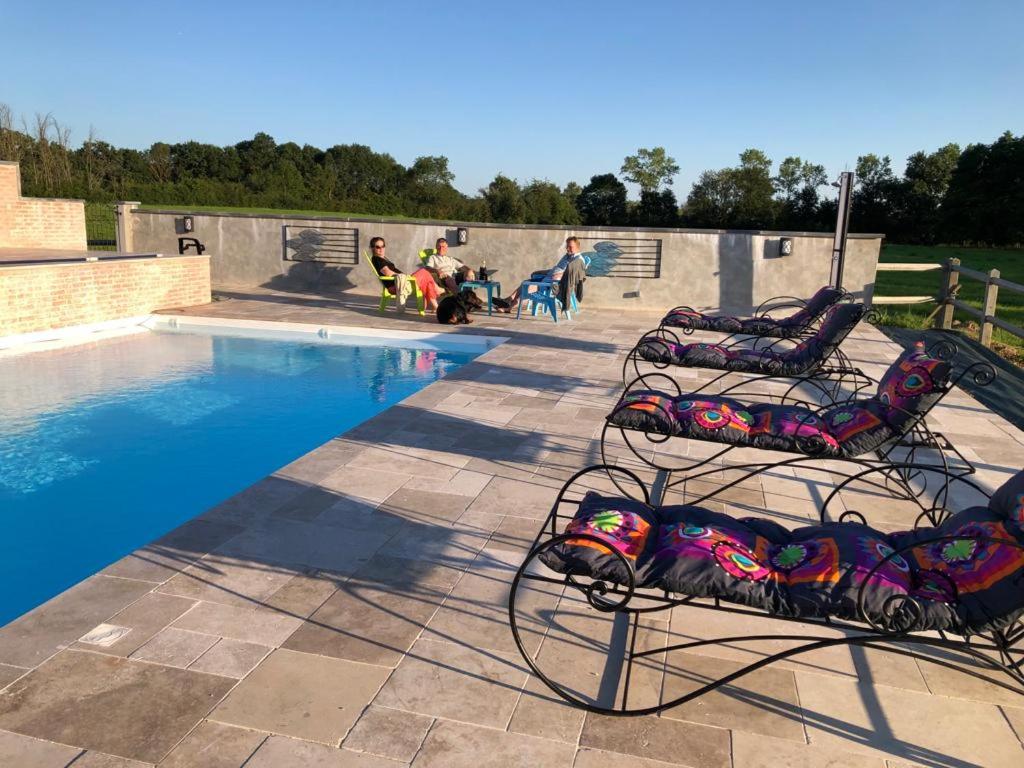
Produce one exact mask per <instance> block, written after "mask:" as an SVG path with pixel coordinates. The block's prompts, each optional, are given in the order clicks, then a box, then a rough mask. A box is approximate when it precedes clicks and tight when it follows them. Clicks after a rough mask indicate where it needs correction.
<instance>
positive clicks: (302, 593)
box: [263, 571, 342, 618]
mask: <svg viewBox="0 0 1024 768" xmlns="http://www.w3.org/2000/svg"><path fill="white" fill-rule="evenodd" d="M341 583H342V577H339V576H337V575H335V574H330V573H323V574H321V573H319V572H317V571H311V572H309V573H299V574H296V575H295V576H293V577H292V578H291V579H290V580H289V581H287V582H285V584H284V586H282V587H281V588H280V589H279V590H277V591H276V592H275V593H274V594H272V595H271V596H270V597H268V598H267V599H266V600H264V601H263V605H265V606H266V607H267V608H272V609H274V610H276V611H279V612H281V613H283V614H285V615H287V616H294V617H297V618H305V617H307V616H309V615H310V614H311V613H313V611H315V610H316V609H317V608H319V607H320V606H321V605H323V604H324V601H325V600H326V599H327V598H328V597H330V596H331V595H333V594H334V592H335V590H337V589H338V586H339V585H340V584H341Z"/></svg>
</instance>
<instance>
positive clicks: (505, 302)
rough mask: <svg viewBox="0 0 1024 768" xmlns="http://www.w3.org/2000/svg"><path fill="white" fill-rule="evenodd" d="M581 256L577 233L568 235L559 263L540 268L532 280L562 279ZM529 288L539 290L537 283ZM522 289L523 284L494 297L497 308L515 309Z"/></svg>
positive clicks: (501, 309) (556, 280) (530, 290)
mask: <svg viewBox="0 0 1024 768" xmlns="http://www.w3.org/2000/svg"><path fill="white" fill-rule="evenodd" d="M579 256H580V239H579V238H578V237H576V236H575V235H572V236H571V237H567V238H566V239H565V253H564V254H563V256H562V258H560V259H559V260H558V263H557V264H555V266H553V267H552V268H551V269H543V270H540V271H539V272H534V273H533V274H531V275H530V280H531V281H534V282H538V281H541V280H545V279H550V280H551V282H553V283H554V282H558V281H559V280H561V279H562V275H563V274H564V273H565V270H566V269H567V268H568V267H569V264H571V263H572V262H573V260H575V259H578V258H579ZM528 288H529V292H530V293H533V292H534V291H536V290H537V286H535V285H531V286H528ZM521 291H522V286H521V285H520V286H519V288H516V290H515V291H513V292H512V293H511V294H509V296H508V297H507V298H504V299H500V298H499V299H494V306H495V308H496V309H498V310H500V311H502V312H509V311H510V310H513V309H515V308H516V305H518V304H519V300H520V298H521V297H520V292H521Z"/></svg>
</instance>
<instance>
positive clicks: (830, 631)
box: [509, 466, 1024, 715]
mask: <svg viewBox="0 0 1024 768" xmlns="http://www.w3.org/2000/svg"><path fill="white" fill-rule="evenodd" d="M606 471H608V472H614V473H617V474H619V475H620V476H621V477H622V478H623V479H624V480H627V481H629V482H630V483H631V485H632V484H636V485H637V486H638V487H639V489H640V490H641V492H642V495H641V496H642V500H634V499H628V498H621V497H610V496H603V495H600V494H598V493H595V492H593V491H591V492H588V493H587V494H586V495H585V496H583V497H582V498H581V499H571V498H569V495H570V493H572V494H575V493H577V492H581V491H577V490H576V489H574V486H575V485H576V484H577V483H578V482H581V480H582V478H584V476H586V475H588V474H589V473H594V472H601V473H603V472H606ZM947 482H948V483H963V484H965V485H966V486H968V487H969V488H971V489H973V491H974V493H976V494H977V495H978V496H977V498H980V499H982V500H984V499H986V497H987V494H986V493H985V492H984V491H983V490H982V489H981V488H979V487H978V486H977V485H975V484H973V483H971V482H970V481H968V480H966V479H964V478H963V477H957V476H948V477H947ZM1022 580H1024V472H1020V473H1018V474H1017V475H1015V476H1014V477H1013V478H1012V479H1011V480H1009V481H1008V482H1007V483H1005V484H1004V485H1003V486H1002V487H1001V488H1000V489H999V490H998V491H996V492H995V493H994V494H993V495H992V496H991V498H989V499H987V503H983V504H982V505H978V506H971V507H968V508H966V509H962V510H960V511H959V512H957V513H956V514H949V513H947V516H946V517H945V519H944V520H943V522H942V523H941V524H940V525H938V526H937V527H931V526H928V527H919V528H916V529H915V530H913V531H904V532H900V533H884V532H882V531H880V530H877V529H875V528H872V527H870V526H868V525H866V524H865V523H864V522H863V517H860V516H848V517H847V518H846V519H843V520H841V521H838V522H831V523H825V524H822V525H816V526H813V527H805V528H797V529H796V530H787V529H785V528H783V527H782V526H781V525H779V524H778V523H777V522H775V521H774V520H769V519H765V518H744V519H742V520H736V519H733V518H731V517H729V516H727V515H725V514H722V513H719V512H713V511H710V510H707V509H704V508H701V507H699V506H693V505H686V506H655V505H652V504H651V503H650V495H649V493H648V491H647V488H646V487H645V486H644V484H643V483H642V482H641V480H640V479H639V478H638V477H637V476H636V475H634V474H633V473H631V472H629V471H628V470H625V469H623V468H621V467H609V466H597V467H589V468H587V469H585V470H583V471H581V472H579V473H577V474H576V475H574V476H573V477H572V478H570V479H569V481H568V482H567V483H566V484H565V486H563V488H562V490H561V491H560V492H559V494H558V497H557V498H556V500H555V504H554V506H553V507H552V508H551V512H550V513H549V515H548V518H547V520H546V521H545V523H544V525H543V527H542V529H541V531H540V533H539V534H538V536H537V538H536V539H535V541H534V546H533V548H532V549H531V551H530V553H529V554H528V555H527V557H526V560H525V561H524V562H523V564H522V566H521V567H520V568H519V570H518V572H517V573H516V575H515V578H514V579H513V581H512V588H511V592H510V596H509V622H510V626H511V630H512V634H513V636H514V638H515V641H516V645H517V646H518V648H519V651H520V652H521V653H522V655H523V658H524V659H525V660H526V662H527V663H528V664H529V666H530V668H531V669H532V670H533V671H534V673H535V674H536V675H537V676H538V677H539V678H540V679H541V680H542V681H543V682H544V683H545V684H547V686H548V687H549V688H551V690H553V691H554V692H555V693H556V694H558V695H559V696H560V697H561V698H563V699H565V700H566V701H568V702H569V703H570V704H573V705H575V706H578V707H581V708H583V709H586V710H589V711H591V712H600V713H604V714H609V715H645V714H653V713H655V712H660V711H662V710H665V709H668V708H670V707H675V706H678V705H680V704H684V703H686V702H688V701H692V700H693V699H696V698H698V697H700V696H703V695H704V694H706V693H709V692H711V691H713V690H715V689H717V688H719V687H721V686H723V685H726V684H729V683H732V682H733V681H736V680H739V679H740V678H742V677H743V676H744V675H747V674H749V673H751V672H753V671H755V670H757V669H760V668H762V667H765V666H767V665H769V664H772V663H774V662H776V661H779V660H782V659H790V658H794V657H798V656H799V655H800V654H804V653H807V652H811V651H815V650H818V649H822V648H828V647H834V646H861V647H870V648H877V649H880V650H884V651H890V652H893V653H899V654H902V655H905V656H910V657H913V658H916V659H921V660H923V661H927V662H931V663H934V664H939V665H941V666H945V667H948V668H951V669H955V670H958V671H961V672H963V673H964V674H968V675H972V676H974V677H978V678H981V679H983V680H985V681H987V682H989V683H991V684H993V685H999V686H1001V687H1003V688H1006V689H1008V690H1011V691H1013V692H1016V693H1019V694H1021V695H1024V622H1022V620H1021V619H1022V616H1024V590H1022V589H1021V586H1020V585H1021V581H1022ZM538 594H540V595H541V596H542V597H545V598H547V599H546V600H538V599H537V596H538ZM681 606H686V608H685V609H684V610H691V609H692V610H693V611H694V613H695V615H697V617H698V621H699V615H700V614H699V612H701V611H716V612H725V613H730V614H737V615H739V616H742V617H744V618H745V620H746V622H747V626H745V627H744V630H747V628H748V627H749V631H745V632H744V633H743V634H740V635H736V636H728V637H715V638H711V639H703V637H706V636H703V635H702V633H701V632H695V633H694V634H693V635H689V634H688V632H687V629H686V627H685V625H684V626H683V628H682V629H681V630H676V626H677V624H676V620H673V622H672V624H671V626H672V634H671V635H667V636H666V637H665V638H664V640H662V636H661V635H659V637H658V640H657V641H651V640H650V633H651V632H652V630H651V627H652V626H653V625H652V623H650V622H643V618H644V617H647V616H650V615H652V614H654V615H655V616H656V615H657V613H658V612H659V611H669V610H672V609H676V608H679V607H681ZM601 616H604V617H606V618H605V621H604V623H603V626H605V627H610V628H611V629H612V631H611V632H610V634H609V637H608V639H607V641H606V640H604V639H603V638H599V637H598V635H597V633H595V632H594V631H593V630H594V629H595V627H596V626H598V625H595V623H594V622H595V621H596V620H597V619H598V618H600V617H601ZM764 618H768V619H774V620H785V621H794V622H801V624H800V626H795V627H794V629H793V632H792V633H776V634H758V633H757V632H758V629H757V622H758V620H759V619H764ZM584 622H589V623H584ZM807 625H811V626H810V628H809V627H808V626H807ZM579 626H586V627H588V631H586V632H583V631H575V632H573V628H574V627H579ZM661 626H668V622H666V623H665V624H662V625H661ZM815 627H818V628H820V632H821V634H820V635H815V634H814V632H815V631H816V630H815V629H814V628H815ZM616 629H617V630H618V631H616ZM663 631H664V630H663ZM562 636H568V637H569V639H570V641H571V642H570V648H569V651H568V654H567V653H565V652H562V653H559V652H551V653H549V652H547V651H548V646H549V645H550V646H551V647H552V648H553V649H555V650H557V648H558V646H557V643H559V642H560V641H561V640H560V638H561V637H562ZM693 637H696V638H702V639H691V638H693ZM683 638H687V639H686V640H685V641H683V642H679V640H681V639H683ZM763 641H768V642H772V643H773V644H782V645H783V646H784V649H783V650H780V651H777V652H775V653H770V654H765V655H763V656H761V657H759V658H758V659H757V660H756V661H753V662H751V663H747V664H742V663H740V664H736V665H733V666H732V671H730V672H729V673H728V674H724V675H722V676H721V677H719V678H718V679H714V680H711V681H710V682H706V683H704V682H703V679H702V675H698V674H697V673H693V674H688V673H687V659H690V660H691V662H692V659H693V658H694V657H692V656H687V655H686V652H687V651H693V650H696V649H700V648H713V647H715V646H721V647H723V648H729V649H736V648H744V647H745V645H747V644H750V643H758V642H763ZM747 647H749V646H747ZM751 650H756V649H755V648H751ZM928 650H934V651H936V652H937V653H936V654H935V655H928V654H927V653H925V652H926V651H928ZM698 652H699V651H698ZM602 655H603V656H604V658H605V663H604V664H603V665H601V667H600V669H602V670H603V672H602V673H599V674H600V675H602V676H603V677H607V678H610V679H598V680H594V679H593V678H594V677H595V675H594V674H593V671H592V670H588V671H589V672H590V673H591V674H590V677H589V679H588V675H587V674H586V673H585V672H584V671H582V670H580V669H578V663H579V660H582V659H584V658H591V657H594V656H597V657H598V658H600V657H601V656H602ZM567 656H568V658H567ZM951 656H952V657H951ZM955 662H960V663H955ZM963 662H973V665H974V668H971V667H968V666H966V665H964V663H963ZM979 668H981V669H984V670H986V671H991V672H996V673H999V675H997V678H996V679H993V678H992V677H989V676H986V675H982V674H980V672H979V671H978V669H979ZM705 669H706V667H702V670H701V672H702V673H703V672H704V670H705ZM574 672H575V673H576V674H575V675H574ZM671 675H679V676H682V677H683V678H684V679H688V680H689V681H693V680H696V682H689V683H688V684H687V688H688V690H685V692H684V693H683V695H679V696H676V695H675V693H678V690H677V691H676V692H675V693H674V692H672V689H671V687H670V685H669V684H668V683H669V681H670V676H671ZM694 675H696V677H694ZM1002 675H1006V678H1009V679H1006V678H1004V677H1002ZM652 676H653V680H652ZM704 679H706V678H704ZM637 680H640V683H639V684H637V683H636V681H637ZM609 683H610V684H609ZM585 689H587V690H585ZM637 689H639V691H638V690H637ZM631 694H632V695H633V697H634V698H633V700H631V698H630V696H631ZM637 698H640V699H641V700H640V701H639V702H637V701H636V699H637ZM1022 703H1024V700H1022Z"/></svg>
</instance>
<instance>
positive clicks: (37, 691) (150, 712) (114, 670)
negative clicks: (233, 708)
mask: <svg viewBox="0 0 1024 768" xmlns="http://www.w3.org/2000/svg"><path fill="white" fill-rule="evenodd" d="M233 684H234V681H232V680H228V679H227V678H223V677H217V676H215V675H204V674H201V673H199V672H189V671H186V670H182V669H175V668H174V667H165V666H160V665H157V664H143V663H139V662H133V661H130V660H125V659H120V658H117V657H115V656H105V655H102V654H97V653H87V652H83V651H70V650H69V651H64V652H63V653H60V654H58V655H57V656H54V657H53V658H52V659H50V660H49V661H47V662H46V663H45V664H43V665H42V666H40V667H39V668H38V669H36V670H34V671H33V672H32V673H30V674H28V675H26V676H25V677H23V678H22V679H21V680H19V681H18V682H16V683H14V684H12V685H11V686H9V687H8V688H7V689H6V690H5V691H4V692H3V693H2V694H0V728H3V729H6V730H9V731H14V732H16V733H21V734H24V735H27V736H34V737H36V738H40V739H48V740H51V741H56V742H59V743H61V744H73V745H75V746H77V747H82V748H84V749H90V750H96V751H98V752H105V753H108V754H111V755H117V756H120V757H127V758H131V759H133V760H140V761H142V762H149V763H155V762H157V761H159V760H160V759H161V758H162V757H163V756H164V755H165V754H166V753H167V752H168V751H169V750H170V749H171V747H173V746H174V745H175V744H176V743H177V742H178V741H179V740H180V739H181V738H182V737H183V736H184V735H185V734H187V733H188V732H189V731H190V730H191V729H192V728H193V726H195V725H196V723H198V722H199V721H200V720H201V719H202V717H203V716H204V715H205V714H206V712H207V711H208V710H209V709H210V707H212V706H213V705H214V704H215V703H216V702H217V701H219V700H220V698H221V697H222V696H223V695H224V694H225V693H227V691H228V689H229V688H230V687H231V686H232V685H233Z"/></svg>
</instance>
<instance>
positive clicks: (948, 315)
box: [939, 259, 960, 330]
mask: <svg viewBox="0 0 1024 768" xmlns="http://www.w3.org/2000/svg"><path fill="white" fill-rule="evenodd" d="M959 266H960V259H946V266H945V268H944V269H943V272H944V273H945V275H946V279H945V285H943V286H942V301H943V304H942V315H941V317H940V320H939V327H940V328H945V329H946V330H949V329H950V328H952V327H953V297H954V296H956V286H957V283H959V282H960V273H959V272H957V271H956V270H955V269H954V267H959Z"/></svg>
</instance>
